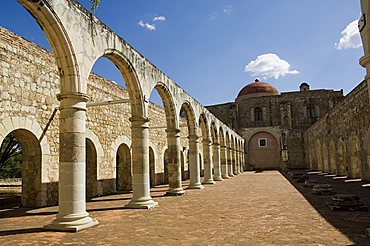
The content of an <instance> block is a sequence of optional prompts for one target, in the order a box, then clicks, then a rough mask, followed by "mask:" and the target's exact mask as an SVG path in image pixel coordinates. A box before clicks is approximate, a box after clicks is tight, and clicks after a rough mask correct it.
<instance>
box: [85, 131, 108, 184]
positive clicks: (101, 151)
mask: <svg viewBox="0 0 370 246" xmlns="http://www.w3.org/2000/svg"><path fill="white" fill-rule="evenodd" d="M85 134H86V135H85V136H86V138H88V139H90V140H91V142H92V143H93V144H94V147H95V149H96V162H97V164H98V166H97V170H96V171H97V173H96V177H97V180H100V179H101V178H100V167H99V163H102V160H103V158H104V149H103V146H102V145H101V143H100V141H99V137H98V136H97V135H96V134H95V133H94V132H93V131H92V130H90V129H88V128H86V133H85Z"/></svg>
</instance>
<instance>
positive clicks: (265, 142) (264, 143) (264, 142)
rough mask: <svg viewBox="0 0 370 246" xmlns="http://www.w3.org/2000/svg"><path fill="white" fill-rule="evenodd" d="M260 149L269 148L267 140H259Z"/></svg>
mask: <svg viewBox="0 0 370 246" xmlns="http://www.w3.org/2000/svg"><path fill="white" fill-rule="evenodd" d="M258 147H267V138H259V139H258Z"/></svg>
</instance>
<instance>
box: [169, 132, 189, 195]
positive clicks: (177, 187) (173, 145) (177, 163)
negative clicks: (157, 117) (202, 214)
mask: <svg viewBox="0 0 370 246" xmlns="http://www.w3.org/2000/svg"><path fill="white" fill-rule="evenodd" d="M166 132H167V143H168V144H167V145H168V155H167V158H168V159H167V160H166V161H167V163H168V183H169V187H168V191H167V192H166V195H167V196H180V195H183V194H184V193H185V192H184V189H183V188H182V181H181V153H180V152H181V145H180V129H166Z"/></svg>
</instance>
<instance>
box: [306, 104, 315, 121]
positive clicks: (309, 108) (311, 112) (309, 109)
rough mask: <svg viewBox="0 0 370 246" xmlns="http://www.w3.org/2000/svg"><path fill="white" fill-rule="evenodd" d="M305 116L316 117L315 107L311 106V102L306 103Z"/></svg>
mask: <svg viewBox="0 0 370 246" xmlns="http://www.w3.org/2000/svg"><path fill="white" fill-rule="evenodd" d="M307 118H311V119H314V118H316V113H315V107H314V106H313V104H309V105H307Z"/></svg>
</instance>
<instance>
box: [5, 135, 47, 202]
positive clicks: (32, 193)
mask: <svg viewBox="0 0 370 246" xmlns="http://www.w3.org/2000/svg"><path fill="white" fill-rule="evenodd" d="M0 179H2V180H4V181H6V180H7V181H8V182H9V183H10V184H11V185H10V186H9V187H8V189H5V188H4V189H2V190H1V192H0V197H2V198H4V199H6V200H7V204H9V205H11V204H13V205H16V204H21V205H22V206H24V207H36V206H40V205H43V204H44V202H45V201H43V200H42V199H43V198H44V197H43V194H42V187H41V146H40V142H39V141H38V139H37V138H36V136H35V135H34V134H33V133H31V132H30V131H28V130H25V129H18V130H14V131H12V132H11V133H9V134H8V135H7V136H6V137H5V138H4V140H3V142H2V144H1V149H0ZM19 196H20V197H19ZM19 198H20V199H19ZM8 201H9V202H8Z"/></svg>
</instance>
